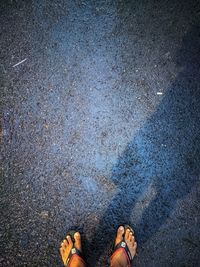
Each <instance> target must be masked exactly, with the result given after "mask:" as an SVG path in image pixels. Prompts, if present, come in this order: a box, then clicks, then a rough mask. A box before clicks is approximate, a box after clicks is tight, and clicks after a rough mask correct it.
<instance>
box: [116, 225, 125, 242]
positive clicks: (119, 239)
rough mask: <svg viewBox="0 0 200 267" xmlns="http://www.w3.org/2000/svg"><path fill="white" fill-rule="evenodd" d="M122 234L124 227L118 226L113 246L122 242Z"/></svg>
mask: <svg viewBox="0 0 200 267" xmlns="http://www.w3.org/2000/svg"><path fill="white" fill-rule="evenodd" d="M123 234H124V227H123V226H120V227H119V228H118V230H117V236H116V240H115V245H117V244H118V243H119V242H121V241H122V240H123Z"/></svg>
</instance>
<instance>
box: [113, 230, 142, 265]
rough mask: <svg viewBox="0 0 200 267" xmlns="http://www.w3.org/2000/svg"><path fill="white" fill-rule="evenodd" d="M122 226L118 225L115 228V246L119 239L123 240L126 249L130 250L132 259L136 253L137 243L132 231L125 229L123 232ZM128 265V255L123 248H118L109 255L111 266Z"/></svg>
mask: <svg viewBox="0 0 200 267" xmlns="http://www.w3.org/2000/svg"><path fill="white" fill-rule="evenodd" d="M124 231H125V230H124V227H123V226H120V227H119V228H118V230H117V236H116V239H115V246H116V245H117V244H119V243H120V242H121V241H123V239H124V241H125V243H126V245H127V246H128V249H129V251H130V254H131V257H132V259H133V258H134V256H135V255H136V249H137V243H136V241H135V237H134V233H133V232H132V231H131V230H130V229H126V232H125V234H124ZM127 266H130V262H129V260H128V256H127V255H126V252H125V251H124V249H123V248H122V249H118V250H117V251H116V252H115V253H114V254H113V255H112V256H111V267H127Z"/></svg>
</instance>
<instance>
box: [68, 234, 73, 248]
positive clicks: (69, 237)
mask: <svg viewBox="0 0 200 267" xmlns="http://www.w3.org/2000/svg"><path fill="white" fill-rule="evenodd" d="M67 241H68V244H69V246H72V244H73V242H72V239H71V236H69V235H68V236H67Z"/></svg>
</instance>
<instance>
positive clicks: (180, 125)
mask: <svg viewBox="0 0 200 267" xmlns="http://www.w3.org/2000/svg"><path fill="white" fill-rule="evenodd" d="M199 58H200V28H199V27H196V26H194V27H193V28H192V29H191V30H190V31H189V32H188V33H187V34H186V35H185V37H184V38H183V41H182V46H181V49H180V51H178V53H177V55H176V58H175V60H176V62H177V64H178V66H179V67H181V69H182V70H181V72H180V73H179V75H178V76H177V77H176V79H175V81H174V82H173V83H172V84H171V86H170V87H169V88H168V90H167V91H166V93H165V94H164V96H163V99H162V100H161V102H160V104H159V106H158V107H157V109H156V111H155V112H154V114H153V115H152V116H151V117H150V118H149V119H148V120H147V121H146V123H145V124H144V125H143V126H142V128H141V129H140V130H139V131H138V132H137V133H136V135H135V136H134V138H133V140H132V142H131V143H130V144H128V146H127V148H126V150H125V151H124V153H123V155H122V156H121V157H120V158H119V160H118V163H117V164H116V166H114V167H113V173H112V178H111V179H112V181H113V182H114V183H115V184H116V185H117V188H118V191H117V194H116V195H115V197H114V198H113V199H112V201H111V202H110V204H109V206H108V208H107V209H106V211H105V212H104V213H103V214H102V217H101V220H100V223H99V225H98V227H97V230H96V231H95V233H94V236H93V239H92V242H91V244H90V251H92V259H91V264H92V266H93V264H94V263H95V262H97V261H98V259H99V257H100V256H101V255H102V254H103V253H104V252H105V249H106V248H107V245H108V244H111V240H113V237H114V233H115V231H116V228H117V227H118V226H119V225H120V224H124V223H129V224H131V225H133V226H134V228H135V230H136V236H137V240H138V243H139V246H141V245H142V244H144V243H145V242H146V241H147V240H148V239H150V238H151V237H152V236H153V235H154V234H155V233H156V232H157V231H158V230H159V228H160V227H161V226H162V225H163V224H165V221H166V219H167V218H168V217H169V215H170V214H171V212H172V211H173V209H174V206H175V204H176V202H177V200H179V199H181V198H183V197H185V196H186V195H187V194H188V193H189V192H190V190H191V188H192V187H193V186H194V185H195V184H196V182H197V180H198V175H199V173H200V134H199V133H200V109H199V108H200V87H199V84H200V72H199V69H200V68H199V67H200V61H199ZM147 195H148V196H147ZM148 198H149V200H148ZM142 199H146V200H145V201H146V202H145V203H146V204H147V205H144V206H142V202H141V201H142ZM139 202H140V207H141V209H142V211H141V210H140V211H138V214H137V212H135V216H136V217H134V218H133V216H132V212H134V208H135V207H136V204H138V203H139ZM137 216H138V217H137ZM136 221H137V223H136Z"/></svg>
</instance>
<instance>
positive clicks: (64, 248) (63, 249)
mask: <svg viewBox="0 0 200 267" xmlns="http://www.w3.org/2000/svg"><path fill="white" fill-rule="evenodd" d="M74 239H75V243H74V244H73V242H72V239H71V237H70V236H69V235H67V236H66V239H64V240H63V242H62V243H61V246H60V255H61V257H62V260H63V263H64V265H65V264H66V261H67V258H68V256H69V254H70V252H71V250H72V248H73V247H75V248H76V249H78V250H79V251H80V252H82V247H81V235H80V233H79V232H76V233H75V234H74ZM73 261H75V262H76V263H77V262H79V261H80V264H81V262H82V261H81V258H80V257H78V256H77V257H74V258H73ZM65 266H66V265H65ZM80 266H81V265H80ZM83 266H84V265H83Z"/></svg>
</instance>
